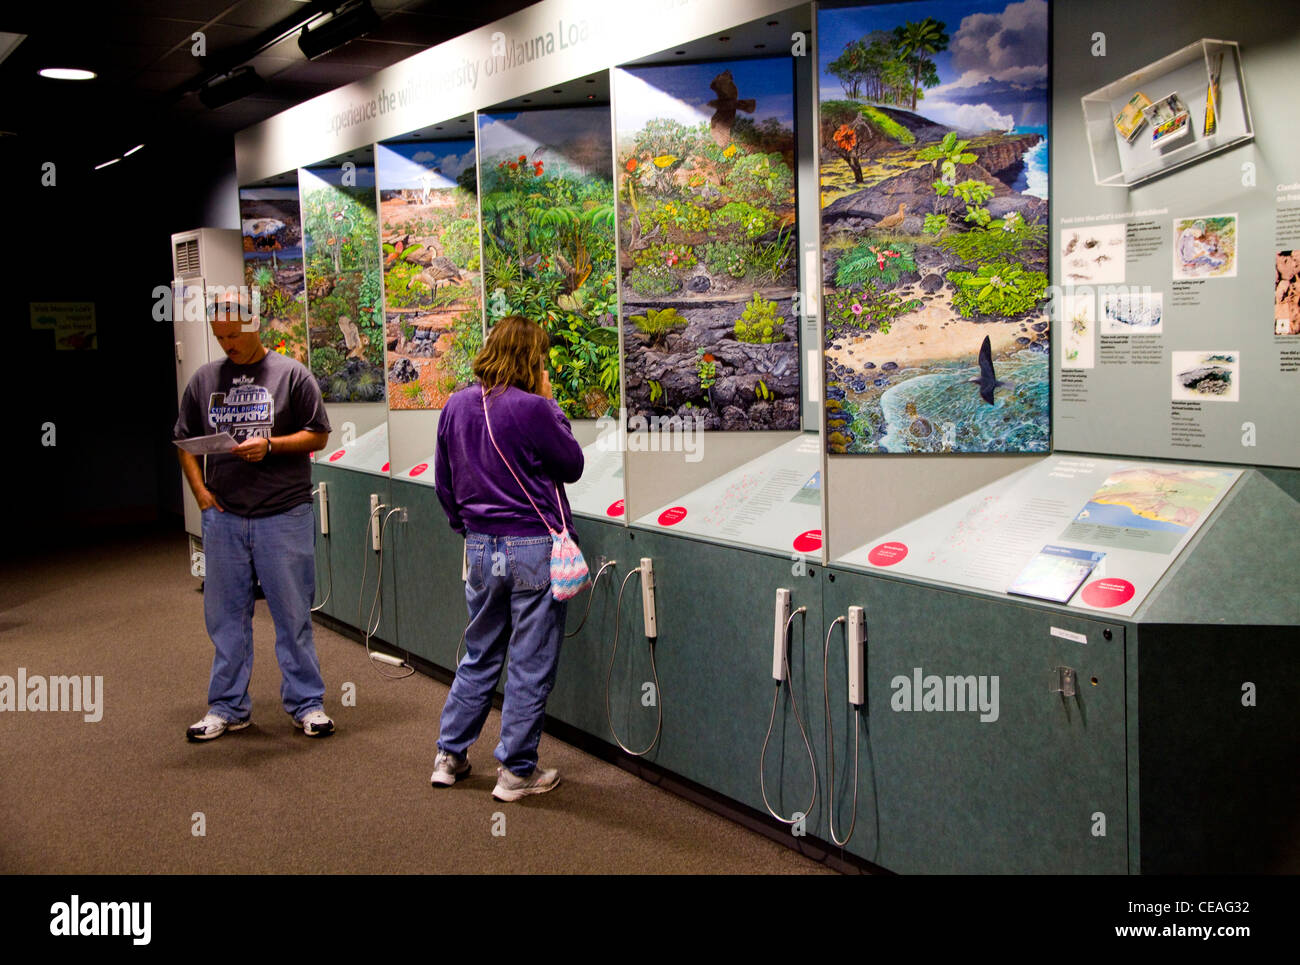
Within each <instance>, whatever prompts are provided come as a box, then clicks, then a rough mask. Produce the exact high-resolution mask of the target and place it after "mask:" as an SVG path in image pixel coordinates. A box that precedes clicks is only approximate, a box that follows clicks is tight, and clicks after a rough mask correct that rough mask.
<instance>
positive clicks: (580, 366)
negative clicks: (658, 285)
mask: <svg viewBox="0 0 1300 965" xmlns="http://www.w3.org/2000/svg"><path fill="white" fill-rule="evenodd" d="M478 125H479V126H478V149H479V185H480V190H481V192H482V197H481V212H482V225H483V279H484V286H485V292H486V296H485V297H486V299H487V318H488V324H489V325H491V323H492V322H493V321H494V320H495V319H498V318H503V317H505V316H507V315H513V314H518V315H523V316H524V317H525V318H530V319H532V320H533V321H536V322H539V323H540V324H541V325H543V326H544V327H545V328H546V331H547V333H548V334H549V335H550V337H551V353H550V378H551V388H552V390H553V391H554V394H555V401H556V402H558V403H559V405H560V408H561V409H563V410H564V413H565V414H566V415H567V416H569V417H570V418H572V419H596V418H600V417H601V416H605V415H612V414H613V413H614V412H615V411H617V409H618V405H619V358H618V329H617V327H616V326H615V316H616V313H617V307H618V305H617V303H618V295H617V287H616V282H615V277H614V274H615V271H616V270H617V264H618V262H617V258H616V252H615V250H614V178H613V172H612V170H611V168H612V166H613V153H612V150H611V146H610V140H611V132H610V112H609V108H608V107H576V108H572V107H571V108H564V109H553V110H535V111H513V112H495V113H485V114H480V115H479V118H478Z"/></svg>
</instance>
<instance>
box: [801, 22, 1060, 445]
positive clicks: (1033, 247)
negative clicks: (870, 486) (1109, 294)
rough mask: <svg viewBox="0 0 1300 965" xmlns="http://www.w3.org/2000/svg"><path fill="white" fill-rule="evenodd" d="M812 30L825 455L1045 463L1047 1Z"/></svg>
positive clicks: (820, 25)
mask: <svg viewBox="0 0 1300 965" xmlns="http://www.w3.org/2000/svg"><path fill="white" fill-rule="evenodd" d="M817 29H818V38H819V40H818V44H819V54H818V58H819V64H818V68H819V89H820V145H821V156H820V159H819V160H820V178H821V231H822V267H823V272H824V274H823V299H824V300H823V311H824V316H823V318H824V328H825V355H826V408H827V412H826V417H827V445H828V447H829V450H830V451H831V452H832V453H855V454H856V453H884V452H896V453H916V452H1046V451H1047V450H1048V446H1049V427H1050V426H1049V409H1048V406H1049V383H1048V379H1049V359H1050V357H1051V353H1050V346H1049V338H1050V327H1049V322H1048V314H1047V312H1046V310H1045V302H1046V296H1047V237H1048V229H1047V127H1046V125H1047V111H1048V104H1047V3H1046V2H1045V0H1021V2H1012V3H1007V2H1005V0H1003V2H979V0H964V2H935V3H931V2H921V3H901V4H887V5H880V6H869V7H844V8H838V9H822V10H820V11H819V13H818V20H817Z"/></svg>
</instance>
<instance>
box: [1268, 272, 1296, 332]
mask: <svg viewBox="0 0 1300 965" xmlns="http://www.w3.org/2000/svg"><path fill="white" fill-rule="evenodd" d="M1274 272H1275V274H1274V276H1273V334H1274V335H1300V251H1279V252H1278V253H1277V260H1276V262H1275V265H1274Z"/></svg>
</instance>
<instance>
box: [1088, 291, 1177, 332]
mask: <svg viewBox="0 0 1300 965" xmlns="http://www.w3.org/2000/svg"><path fill="white" fill-rule="evenodd" d="M1101 302H1102V311H1101V334H1103V335H1160V334H1163V332H1164V303H1165V295H1164V292H1153V291H1117V292H1102V296H1101Z"/></svg>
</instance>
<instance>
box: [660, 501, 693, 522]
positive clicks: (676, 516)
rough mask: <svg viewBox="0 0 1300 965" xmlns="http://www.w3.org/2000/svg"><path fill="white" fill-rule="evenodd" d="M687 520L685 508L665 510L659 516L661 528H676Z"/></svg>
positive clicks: (674, 507)
mask: <svg viewBox="0 0 1300 965" xmlns="http://www.w3.org/2000/svg"><path fill="white" fill-rule="evenodd" d="M685 518H686V507H685V506H673V507H672V508H671V509H665V510H664V511H663V512H662V513H660V514H659V525H660V526H676V525H677V524H678V523H680V522H681V521H682V520H684V519H685Z"/></svg>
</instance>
